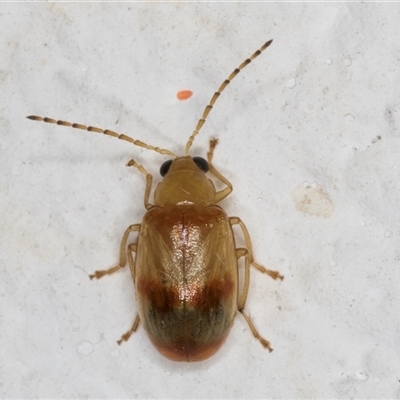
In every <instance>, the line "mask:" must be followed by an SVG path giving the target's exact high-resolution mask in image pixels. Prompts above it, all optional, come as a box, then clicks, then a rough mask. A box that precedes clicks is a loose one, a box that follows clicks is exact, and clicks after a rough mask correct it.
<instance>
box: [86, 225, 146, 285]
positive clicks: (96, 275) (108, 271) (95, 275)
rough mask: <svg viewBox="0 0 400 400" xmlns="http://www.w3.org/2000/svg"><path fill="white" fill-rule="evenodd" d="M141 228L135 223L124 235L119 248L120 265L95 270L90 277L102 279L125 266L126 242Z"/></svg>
mask: <svg viewBox="0 0 400 400" xmlns="http://www.w3.org/2000/svg"><path fill="white" fill-rule="evenodd" d="M139 229H140V224H135V225H131V226H130V227H129V228H128V229H127V230H126V231H125V233H124V236H123V237H122V241H121V246H120V250H119V263H118V265H116V266H115V267H112V268H110V269H105V270H101V271H95V272H94V273H93V274H92V275H89V278H90V279H93V278H96V279H100V278H102V277H103V276H104V275H111V274H113V273H114V272H117V271H118V270H120V269H121V268H124V267H125V265H126V242H127V241H128V237H129V234H130V233H131V232H137V231H139ZM128 258H129V254H128Z"/></svg>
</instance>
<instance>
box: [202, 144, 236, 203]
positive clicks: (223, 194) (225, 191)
mask: <svg viewBox="0 0 400 400" xmlns="http://www.w3.org/2000/svg"><path fill="white" fill-rule="evenodd" d="M217 144H218V139H211V140H210V150H209V151H208V153H207V160H208V170H209V172H211V173H212V174H213V175H214V176H215V177H216V178H217V179H219V180H220V181H221V182H223V183H225V185H226V186H227V187H226V188H225V189H222V190H220V191H219V192H217V193H216V194H215V198H214V202H215V203H218V202H220V201H221V200H222V199H224V198H225V197H227V196H229V195H230V193H231V192H232V190H233V187H232V184H231V183H230V182H229V181H228V179H226V178H225V177H224V176H223V175H222V174H221V173H220V172H218V171H217V170H216V169H215V167H214V165H212V159H213V156H214V150H215V147H216V146H217Z"/></svg>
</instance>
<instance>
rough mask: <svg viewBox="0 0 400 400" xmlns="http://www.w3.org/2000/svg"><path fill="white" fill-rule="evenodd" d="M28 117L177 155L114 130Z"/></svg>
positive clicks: (32, 116) (33, 116)
mask: <svg viewBox="0 0 400 400" xmlns="http://www.w3.org/2000/svg"><path fill="white" fill-rule="evenodd" d="M26 118H29V119H32V120H33V121H42V122H47V123H49V124H56V125H62V126H68V127H71V128H76V129H82V130H84V131H89V132H97V133H103V134H104V135H108V136H113V137H115V138H117V139H121V140H125V141H126V142H129V143H132V144H134V145H135V146H139V147H144V148H145V149H148V150H153V151H156V152H157V153H160V154H164V155H169V156H172V157H174V158H176V157H177V156H176V154H174V153H173V152H172V151H170V150H167V149H160V148H159V147H154V146H151V145H149V144H146V143H144V142H142V141H140V140H135V139H133V138H131V137H130V136H127V135H124V134H119V133H117V132H114V131H110V130H109V129H100V128H96V127H94V126H86V125H82V124H75V123H72V122H67V121H60V120H56V119H52V118H47V117H38V116H36V115H30V116H28V117H26Z"/></svg>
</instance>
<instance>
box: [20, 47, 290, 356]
mask: <svg viewBox="0 0 400 400" xmlns="http://www.w3.org/2000/svg"><path fill="white" fill-rule="evenodd" d="M271 43H272V40H269V41H268V42H266V43H265V44H264V45H263V46H262V47H261V48H260V49H259V50H257V51H256V52H255V53H254V54H253V55H252V56H250V57H249V58H247V59H246V60H245V61H244V62H243V63H242V64H240V66H239V67H238V68H236V69H235V70H234V71H233V72H232V73H231V74H230V75H229V76H228V78H227V79H225V81H224V82H223V83H222V84H221V86H220V87H219V89H218V90H217V91H216V92H215V93H214V95H213V96H212V98H211V100H210V102H209V103H208V105H207V106H206V108H205V109H204V112H203V115H202V117H201V118H200V119H199V121H198V123H197V126H196V128H195V130H194V131H193V133H192V134H191V136H190V137H189V140H188V141H187V144H186V151H185V155H184V156H179V157H178V156H177V155H175V154H174V153H173V152H172V151H170V150H167V149H160V148H159V147H154V146H151V145H149V144H146V143H144V142H142V141H140V140H135V139H133V138H131V137H129V136H127V135H125V134H118V133H116V132H114V131H110V130H108V129H106V130H103V129H100V128H96V127H93V126H86V125H82V124H76V123H70V122H66V121H61V120H54V119H51V118H47V117H46V118H43V117H39V116H34V115H31V116H28V117H27V118H29V119H31V120H35V121H43V122H47V123H52V124H57V125H63V126H69V127H72V128H76V129H82V130H87V131H90V132H97V133H103V134H105V135H108V136H113V137H116V138H118V139H121V140H124V141H127V142H130V143H132V144H134V145H136V146H140V147H143V148H146V149H148V150H153V151H156V152H158V153H160V154H162V155H167V156H170V157H172V158H171V159H169V160H168V161H165V162H164V163H163V164H162V165H161V168H160V174H161V176H162V177H163V179H162V180H161V181H160V183H158V185H157V187H156V189H155V192H154V202H153V203H150V201H149V199H150V193H151V189H152V182H153V177H152V175H151V174H150V173H149V172H147V170H146V169H145V168H144V167H143V166H142V165H140V164H138V163H137V162H136V161H135V160H133V159H132V160H130V161H129V162H128V163H127V166H131V167H135V168H137V169H138V170H139V171H140V172H141V173H142V174H143V175H144V176H145V178H146V189H145V194H144V206H145V208H146V210H147V212H146V214H145V215H144V218H143V221H142V223H141V224H133V225H131V226H129V228H128V229H127V230H126V231H125V233H124V235H123V237H122V241H121V246H120V256H119V263H118V264H117V265H116V266H114V267H113V268H110V269H108V270H98V271H95V272H94V273H93V274H92V275H90V278H91V279H100V278H102V277H103V276H105V275H110V274H113V273H115V272H116V271H118V270H120V269H122V268H124V267H125V266H126V264H128V265H129V267H130V270H131V274H132V279H133V282H134V285H135V292H136V302H137V308H138V313H137V315H136V318H135V319H134V323H133V325H132V327H131V328H130V330H129V331H128V332H126V333H125V334H124V335H122V337H121V339H120V340H118V344H121V343H122V342H123V341H128V339H129V338H130V336H131V335H132V333H133V332H135V331H136V329H137V328H138V326H139V323H141V324H142V325H143V327H144V329H145V331H146V332H147V335H148V337H149V338H150V341H151V342H152V343H153V345H154V346H155V348H156V349H157V350H158V351H159V352H160V353H161V354H162V355H163V356H165V357H167V358H168V359H170V360H174V361H202V360H205V359H207V358H209V357H211V356H212V355H213V354H214V353H216V352H217V351H218V349H219V348H220V347H221V345H222V344H223V342H224V341H225V339H226V337H227V335H228V333H229V331H230V329H231V327H232V325H233V322H234V319H235V316H236V313H237V311H239V312H240V313H241V314H242V315H243V317H244V319H245V320H246V322H247V324H248V325H249V327H250V330H251V332H252V334H253V335H254V337H255V338H256V339H258V340H259V342H260V343H261V344H262V346H263V347H264V348H266V349H268V350H269V351H272V348H271V345H270V343H269V341H268V340H266V339H264V338H263V337H262V336H261V335H260V334H259V333H258V331H257V329H256V328H255V326H254V325H253V323H252V321H251V319H250V318H249V316H248V315H247V313H246V312H245V311H244V308H245V304H246V299H247V294H248V291H249V283H250V266H251V265H252V266H253V267H255V268H256V269H258V270H259V271H260V272H262V273H265V274H267V275H269V276H270V277H272V278H273V279H275V280H276V279H280V280H283V276H282V275H280V274H279V272H277V271H272V270H268V269H266V268H265V267H263V266H261V265H260V264H258V263H256V262H255V261H254V257H253V249H252V244H251V240H250V235H249V232H248V230H247V228H246V226H245V225H244V223H243V222H242V220H241V219H240V218H238V217H228V215H227V214H226V213H225V211H224V210H223V209H222V208H221V207H220V206H218V205H217V203H219V202H220V201H221V200H223V199H225V198H226V197H227V196H228V195H229V194H230V193H231V192H232V190H233V187H232V185H231V183H230V182H229V181H228V180H227V179H226V178H225V177H224V176H223V175H222V174H221V173H220V172H219V171H218V170H217V169H216V168H215V166H214V164H213V155H214V150H215V147H216V145H217V143H218V140H217V139H211V140H210V147H209V151H208V153H207V160H206V159H204V158H202V157H197V156H196V157H193V156H192V155H190V148H191V146H192V143H193V140H194V139H195V137H196V136H197V135H198V133H199V131H200V129H201V128H202V126H203V125H204V123H205V121H206V118H207V116H208V114H209V113H210V111H211V109H212V107H213V106H214V104H215V102H216V100H217V99H218V97H219V95H220V94H221V93H222V91H223V90H224V89H225V88H226V86H227V85H228V84H229V83H230V82H231V80H232V79H233V78H234V77H235V76H236V75H237V74H238V73H239V72H240V71H241V70H242V69H243V68H244V67H245V66H246V65H248V64H249V63H250V62H251V61H252V60H254V59H255V58H256V57H258V56H259V55H260V54H261V53H262V52H263V51H264V50H265V49H266V48H267V47H268V46H269V45H270V44H271ZM206 173H210V174H211V175H213V176H214V178H215V179H217V180H219V181H220V182H222V183H223V184H224V185H225V187H224V188H223V189H222V190H219V191H217V190H216V189H215V186H214V183H213V181H212V180H210V179H209V178H208V177H207V176H206ZM234 225H238V226H239V227H240V229H241V231H242V234H243V237H244V242H245V247H243V248H237V247H236V244H235V237H234V233H233V229H232V227H233V226H234ZM133 232H137V234H138V238H137V242H136V243H129V244H128V239H129V236H130V234H131V233H133ZM133 253H135V254H136V256H135V258H134V257H133ZM241 257H243V258H244V282H243V284H242V291H241V293H240V294H239V290H240V287H239V274H238V269H239V264H238V259H239V258H241Z"/></svg>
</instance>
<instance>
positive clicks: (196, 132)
mask: <svg viewBox="0 0 400 400" xmlns="http://www.w3.org/2000/svg"><path fill="white" fill-rule="evenodd" d="M271 43H272V40H269V41H268V42H267V43H265V44H264V46H262V47H261V48H260V49H259V50H257V51H256V52H255V53H254V54H253V55H252V56H250V57H249V58H247V59H246V60H245V61H243V62H242V63H241V64H240V65H239V67H238V68H236V69H235V70H234V71H233V72H232V73H231V74H230V75H229V76H228V78H227V79H225V81H224V82H223V83H222V85H221V86H220V87H219V89H218V90H217V91H216V92H215V93H214V95H213V97H212V98H211V100H210V102H209V103H208V105H207V107H206V108H205V109H204V112H203V115H202V117H201V118H200V119H199V122H198V123H197V126H196V129H195V130H194V131H193V133H192V134H191V136H190V138H189V140H188V142H187V144H186V155H189V150H190V147H191V146H192V143H193V140H194V138H195V137H196V136H197V135H198V133H199V131H200V129H201V128H202V126H203V125H204V123H205V122H206V119H207V117H208V114H209V113H210V111H211V109H212V108H213V106H214V104H215V102H216V101H217V99H218V97H219V95H220V94H221V93H222V92H223V91H224V89H225V88H226V87H227V86H228V85H229V83H230V82H231V80H232V79H233V78H234V77H235V76H236V75H237V74H238V73H239V72H240V71H241V70H242V69H243V68H244V67H245V66H246V65H248V64H250V63H251V62H252V61H253V60H254V59H255V58H256V57H258V56H259V55H260V54H261V53H262V52H263V51H264V50H265V49H266V48H267V47H268V46H269V45H270V44H271Z"/></svg>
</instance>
